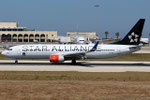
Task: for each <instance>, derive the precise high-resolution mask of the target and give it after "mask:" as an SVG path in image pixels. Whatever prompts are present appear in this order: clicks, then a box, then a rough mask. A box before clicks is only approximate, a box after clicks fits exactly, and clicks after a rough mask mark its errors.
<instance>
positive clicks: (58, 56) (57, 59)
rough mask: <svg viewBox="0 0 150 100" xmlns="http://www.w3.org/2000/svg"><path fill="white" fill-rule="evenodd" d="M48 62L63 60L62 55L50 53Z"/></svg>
mask: <svg viewBox="0 0 150 100" xmlns="http://www.w3.org/2000/svg"><path fill="white" fill-rule="evenodd" d="M50 62H53V63H55V62H56V63H58V62H64V56H62V55H50Z"/></svg>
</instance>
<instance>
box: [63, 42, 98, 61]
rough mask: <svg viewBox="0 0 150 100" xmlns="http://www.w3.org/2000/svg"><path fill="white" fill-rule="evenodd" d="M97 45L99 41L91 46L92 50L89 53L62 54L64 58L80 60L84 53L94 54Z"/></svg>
mask: <svg viewBox="0 0 150 100" xmlns="http://www.w3.org/2000/svg"><path fill="white" fill-rule="evenodd" d="M98 44H99V41H97V42H96V44H95V45H94V46H93V48H92V49H91V50H89V51H82V52H70V53H66V54H63V55H64V57H70V58H81V57H84V56H85V54H86V53H89V52H94V51H95V50H96V49H97V46H98Z"/></svg>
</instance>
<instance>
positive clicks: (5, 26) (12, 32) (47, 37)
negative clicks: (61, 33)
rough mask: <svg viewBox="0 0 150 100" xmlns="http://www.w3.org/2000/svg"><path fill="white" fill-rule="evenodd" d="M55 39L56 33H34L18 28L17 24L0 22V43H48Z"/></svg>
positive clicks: (32, 30) (31, 30) (24, 28)
mask: <svg viewBox="0 0 150 100" xmlns="http://www.w3.org/2000/svg"><path fill="white" fill-rule="evenodd" d="M56 37H57V31H35V30H34V29H28V28H26V27H18V23H17V22H0V42H33V41H34V40H37V41H39V42H49V41H51V40H52V39H53V38H56Z"/></svg>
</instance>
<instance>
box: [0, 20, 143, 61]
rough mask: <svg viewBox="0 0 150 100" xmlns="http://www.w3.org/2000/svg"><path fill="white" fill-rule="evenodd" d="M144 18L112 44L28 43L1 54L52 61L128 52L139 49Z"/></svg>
mask: <svg viewBox="0 0 150 100" xmlns="http://www.w3.org/2000/svg"><path fill="white" fill-rule="evenodd" d="M144 22H145V19H140V20H139V21H138V22H137V23H136V25H135V26H134V27H133V28H132V29H131V30H130V31H129V33H128V34H127V35H126V36H125V37H124V38H123V39H122V40H121V41H118V42H115V43H112V44H101V45H99V42H96V44H95V45H94V44H29V45H18V46H14V47H10V48H9V49H8V50H5V51H3V52H2V55H4V56H7V57H9V58H11V59H15V62H16V63H17V59H49V60H50V62H52V63H59V62H64V61H66V60H72V63H76V60H78V59H100V58H110V57H115V56H121V55H124V54H130V53H132V52H135V51H137V50H139V49H140V46H139V43H140V38H141V35H142V30H143V26H144Z"/></svg>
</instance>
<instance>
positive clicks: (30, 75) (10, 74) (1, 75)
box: [0, 71, 150, 81]
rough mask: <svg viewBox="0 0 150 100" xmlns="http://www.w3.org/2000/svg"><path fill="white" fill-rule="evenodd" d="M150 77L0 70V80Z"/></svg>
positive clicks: (146, 75) (145, 75) (141, 74)
mask: <svg viewBox="0 0 150 100" xmlns="http://www.w3.org/2000/svg"><path fill="white" fill-rule="evenodd" d="M149 77H150V73H149V72H111V73H105V72H45V71H44V72H36V71H35V72H30V71H29V72H25V71H23V72H18V71H1V72H0V80H68V81H72V80H76V81H150V78H149Z"/></svg>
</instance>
